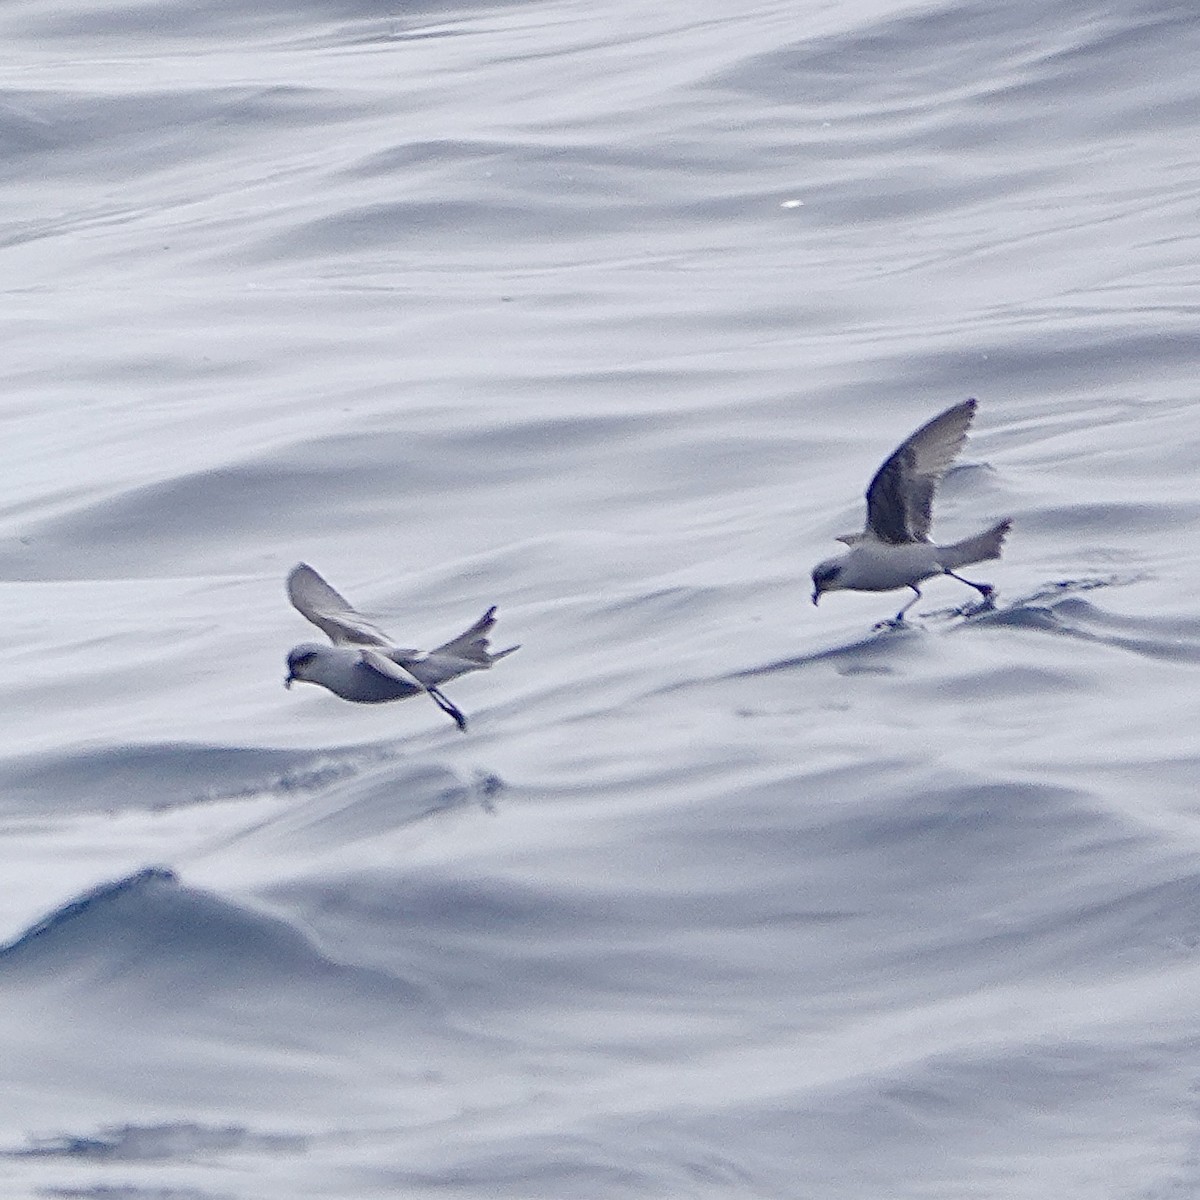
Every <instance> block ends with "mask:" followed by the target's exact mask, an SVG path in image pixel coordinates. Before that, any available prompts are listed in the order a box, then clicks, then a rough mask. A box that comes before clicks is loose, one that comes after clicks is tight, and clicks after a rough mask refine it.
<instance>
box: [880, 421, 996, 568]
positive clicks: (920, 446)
mask: <svg viewBox="0 0 1200 1200" xmlns="http://www.w3.org/2000/svg"><path fill="white" fill-rule="evenodd" d="M974 416H975V401H974V400H964V401H963V402H962V403H961V404H956V405H955V406H954V407H953V408H948V409H946V411H945V412H944V413H940V414H939V415H938V416H936V417H934V418H933V420H932V421H927V422H926V423H925V424H924V425H922V426H921V428H920V429H918V430H917V432H916V433H914V434H913V435H912V436H911V437H910V438H909V439H908V440H907V441H905V442H904V443H903V444H902V445H900V446H899V447H898V448H897V449H896V451H895V453H894V454H893V455H892V456H891V458H889V459H888V460H887V462H885V463H884V464H883V466H882V467H880V468H879V470H878V471H876V472H875V478H874V479H872V480H871V486H870V487H869V488H867V528H866V532H867V533H868V534H869V535H870V536H872V537H875V538H878V539H879V540H880V541H881V542H891V543H892V544H893V545H902V544H903V543H905V542H923V541H925V540H926V538H927V537H928V535H929V524H930V521H931V519H932V516H933V496H934V493H935V492H936V491H937V485H938V484H939V483H940V482H941V478H942V476H943V475H945V473H946V471H947V469H948V468H949V466H950V464H951V463H952V462H953V461H954V460H955V458H956V457H957V456H958V452H959V451H960V450H961V449H962V447H963V443H964V442H965V441H966V440H967V429H968V427H969V426H970V424H971V418H972V417H974Z"/></svg>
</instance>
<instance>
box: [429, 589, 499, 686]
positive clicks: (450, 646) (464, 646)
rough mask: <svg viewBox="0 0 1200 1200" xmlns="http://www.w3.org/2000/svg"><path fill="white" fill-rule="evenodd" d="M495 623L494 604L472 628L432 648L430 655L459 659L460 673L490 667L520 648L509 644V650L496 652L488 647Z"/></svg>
mask: <svg viewBox="0 0 1200 1200" xmlns="http://www.w3.org/2000/svg"><path fill="white" fill-rule="evenodd" d="M495 623H496V608H495V605H493V606H492V607H491V608H489V609H488V610H487V612H485V613H484V614H483V616H482V617H480V618H479V620H478V621H476V622H475V624H474V625H472V626H471V628H470V629H464V630H463V632H462V633H460V634H459V635H458V637H456V638H454V639H453V640H451V641H449V642H447V643H446V644H445V645H444V646H439V647H438V648H437V649H436V650H431V651H430V652H429V657H430V658H439V659H443V658H456V659H459V660H460V661H461V662H462V667H461V668H460V670H459V672H458V673H459V674H461V673H462V672H463V671H476V670H480V669H481V668H484V667H490V666H491V665H492V663H494V662H499V661H500V659H502V658H503V657H504V656H505V655H506V654H511V653H512V652H513V651H514V650H519V649H520V647H519V646H509V647H508V649H507V650H500V651H497V652H496V653H495V654H493V653H492V652H491V650H490V649H489V647H488V634H489V633H490V632H491V628H492V626H493V625H495Z"/></svg>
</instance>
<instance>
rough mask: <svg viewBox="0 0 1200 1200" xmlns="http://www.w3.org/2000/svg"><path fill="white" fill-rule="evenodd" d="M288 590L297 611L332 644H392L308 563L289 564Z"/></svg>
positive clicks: (380, 630) (389, 645)
mask: <svg viewBox="0 0 1200 1200" xmlns="http://www.w3.org/2000/svg"><path fill="white" fill-rule="evenodd" d="M287 591H288V599H289V600H291V602H292V604H293V605H294V606H295V608H296V611H297V612H298V613H299V614H300V615H301V616H302V617H304V618H306V619H307V620H309V621H311V622H312V623H313V624H314V625H315V626H316V627H317V628H318V629H320V630H321V631H322V632H323V633H325V634H326V635H327V636H328V637H329V640H330V641H331V642H332V643H333V644H334V645H335V646H387V647H389V648H390V647H391V644H392V643H391V639H390V638H389V637H388V635H387V634H386V633H384V632H383V630H382V629H379V628H378V627H377V626H375V625H372V624H371V622H370V621H368V620H367V619H366V617H364V616H362V615H361V614H359V613H356V612H355V611H354V609H353V608H351V607H350V605H349V604H348V603H347V601H346V600H345V599H344V598H343V597H342V596H340V595H338V593H337V592H335V591H334V590H333V588H331V587H330V586H329V584H327V583H326V582H325V580H323V579H322V578H321V576H320V575H318V574H317V573H316V571H314V570H313V569H312V567H310V566H309V565H308V563H300V564H298V565H297V566H295V567H293V568H292V572H291V574H290V575H289V576H288V578H287Z"/></svg>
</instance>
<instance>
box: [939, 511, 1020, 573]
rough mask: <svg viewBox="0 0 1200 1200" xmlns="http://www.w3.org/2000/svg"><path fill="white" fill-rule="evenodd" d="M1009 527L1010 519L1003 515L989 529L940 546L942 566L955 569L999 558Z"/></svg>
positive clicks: (948, 569)
mask: <svg viewBox="0 0 1200 1200" xmlns="http://www.w3.org/2000/svg"><path fill="white" fill-rule="evenodd" d="M1011 528H1012V521H1011V519H1010V518H1008V517H1005V519H1004V520H1003V521H1001V522H1000V523H999V524H998V525H993V526H992V527H991V529H987V530H984V532H983V533H977V534H976V535H975V536H974V537H969V538H963V540H962V541H961V542H955V543H954V545H953V546H940V547H939V548H938V550H939V553H938V557H939V558H940V559H941V563H942V566H943V567H945V568H946V570H947V571H956V570H958V568H959V567H969V566H970V565H971V564H972V563H981V562H988V561H989V560H990V559H993V558H999V557H1000V550H1001V548H1002V547H1003V546H1004V539H1005V537H1007V536H1008V531H1009V530H1010V529H1011Z"/></svg>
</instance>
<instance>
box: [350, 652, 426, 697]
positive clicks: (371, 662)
mask: <svg viewBox="0 0 1200 1200" xmlns="http://www.w3.org/2000/svg"><path fill="white" fill-rule="evenodd" d="M358 654H359V657H360V658H361V659H362V661H363V663H364V664H365V665H366V666H368V667H370V668H371V670H372V671H378V672H379V674H380V675H384V676H386V677H387V678H388V679H395V680H397V681H398V682H399V683H407V684H408V685H409V687H415V688H416V689H417V690H418V691H420V692H423V691H425V685H424V684H423V683H422V682H421V681H420V680H419V679H418V678H417V677H416V676H415V675H414V674H413V673H412V672H411V671H410V670H408V668H407V667H404V666H402V665H401V664H400V663H398V662H394V661H393V660H392V659H390V658H389V657H388V656H387V655H386V654H384V653H382V652H381V651H379V650H376V649H375V648H374V647H373V646H363V647H361V648H360V649H359V652H358Z"/></svg>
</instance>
